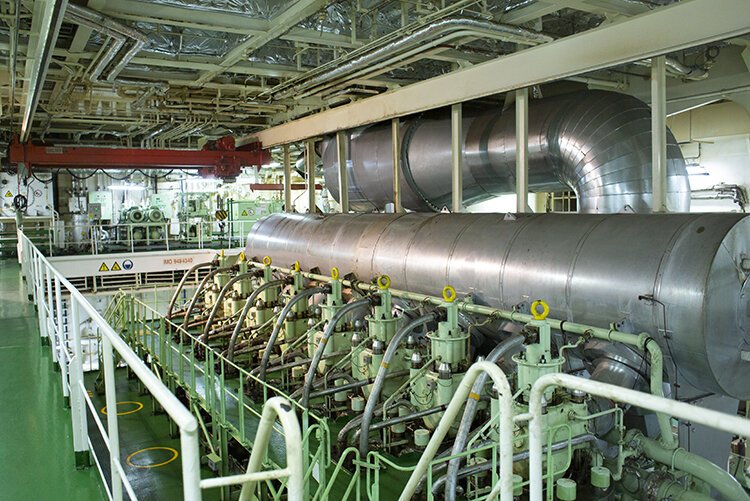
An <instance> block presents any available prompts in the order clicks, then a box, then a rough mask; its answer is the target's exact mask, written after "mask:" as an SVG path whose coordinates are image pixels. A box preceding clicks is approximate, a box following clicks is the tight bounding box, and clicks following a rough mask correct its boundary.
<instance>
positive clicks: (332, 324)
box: [300, 299, 370, 407]
mask: <svg viewBox="0 0 750 501" xmlns="http://www.w3.org/2000/svg"><path fill="white" fill-rule="evenodd" d="M369 304H370V300H369V299H358V300H357V301H353V302H351V303H349V304H346V305H344V306H342V307H341V309H340V310H339V311H337V312H336V314H335V315H333V318H331V320H330V321H329V322H328V325H326V329H325V331H323V337H322V338H321V339H320V341H319V342H318V347H317V348H316V350H315V355H313V359H312V363H310V368H309V369H307V375H306V376H305V385H304V390H303V391H302V400H301V402H300V403H301V404H302V407H307V406H308V404H309V403H310V390H311V389H312V382H313V379H315V371H316V370H317V368H318V363H320V357H322V356H323V351H324V350H325V348H326V343H327V342H328V340H329V339H330V338H331V336H332V335H333V331H334V330H335V329H336V325H338V323H339V322H340V321H341V319H342V318H344V316H345V315H346V314H347V313H350V312H352V311H354V310H356V309H357V308H359V307H360V306H365V305H369Z"/></svg>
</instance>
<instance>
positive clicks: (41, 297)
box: [18, 229, 304, 501]
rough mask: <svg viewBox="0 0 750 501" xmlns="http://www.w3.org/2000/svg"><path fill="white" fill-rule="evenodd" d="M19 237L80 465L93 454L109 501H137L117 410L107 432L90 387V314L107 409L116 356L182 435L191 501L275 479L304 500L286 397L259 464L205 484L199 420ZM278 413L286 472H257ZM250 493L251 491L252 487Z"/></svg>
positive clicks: (268, 423)
mask: <svg viewBox="0 0 750 501" xmlns="http://www.w3.org/2000/svg"><path fill="white" fill-rule="evenodd" d="M18 239H19V242H20V254H21V255H20V256H19V257H20V259H19V260H20V262H21V264H22V273H23V274H24V277H25V279H26V284H27V288H28V294H29V298H30V299H31V300H33V302H34V304H35V306H36V309H37V315H38V324H39V334H40V337H41V339H42V342H43V344H49V345H50V347H51V351H52V359H53V362H54V363H55V364H58V365H59V366H60V372H61V376H62V377H61V381H62V392H63V395H64V396H65V397H66V400H67V399H69V402H70V410H71V417H72V424H73V426H72V428H73V449H74V452H75V455H76V463H77V465H78V466H88V457H89V454H91V456H92V457H93V459H94V462H95V464H96V466H97V468H98V470H99V474H100V476H101V477H102V481H103V483H104V485H105V488H106V490H107V495H108V497H109V499H110V500H114V501H120V500H122V499H123V490H124V491H125V492H126V493H127V495H128V496H129V498H130V499H131V500H137V499H138V497H137V495H136V493H135V492H134V490H133V486H132V485H131V483H130V481H129V480H128V477H127V474H126V471H125V469H124V466H123V464H122V461H121V459H120V458H121V451H120V433H119V418H118V413H117V412H108V413H107V424H106V427H105V425H104V423H102V421H101V419H100V418H99V416H98V412H97V411H96V407H95V406H94V402H93V400H92V398H91V396H89V394H88V391H87V389H86V386H85V382H84V371H83V365H82V361H83V351H82V343H81V341H82V339H81V332H80V328H79V326H80V322H79V320H80V318H81V317H82V314H86V315H88V316H89V318H90V321H91V322H92V324H93V325H94V326H95V328H96V331H97V332H98V334H99V336H100V352H101V363H102V364H103V366H102V372H103V373H104V395H105V403H106V407H107V408H108V409H116V408H117V398H116V379H115V369H116V367H117V365H118V363H116V362H115V355H114V354H115V353H117V355H118V356H119V359H120V360H121V361H122V362H124V363H125V364H127V366H128V368H129V370H130V371H132V373H133V374H135V376H136V377H137V378H138V380H139V381H140V383H141V384H142V385H143V386H144V387H145V388H146V389H147V390H148V391H149V392H150V394H151V396H152V397H153V398H154V399H155V400H156V401H157V402H158V403H159V405H160V406H161V407H162V408H163V409H164V411H165V412H166V413H167V415H168V416H169V417H170V418H171V419H172V421H173V422H174V423H175V424H176V425H177V427H178V429H179V435H180V448H181V456H182V459H181V461H182V464H181V470H182V485H183V498H184V499H185V500H187V501H197V500H200V499H202V494H201V489H207V488H212V487H215V486H217V485H221V486H228V485H237V484H245V485H248V483H252V482H258V481H268V480H271V479H286V482H287V495H288V499H293V500H301V499H303V496H302V495H300V492H301V487H300V486H301V485H302V483H303V478H304V475H303V472H302V468H301V466H300V464H301V453H300V451H299V444H300V443H301V440H300V439H299V437H300V429H299V424H298V422H297V419H296V414H295V413H294V412H288V411H287V408H288V409H290V410H291V409H292V407H291V406H289V403H288V401H287V400H286V399H270V400H268V401H267V402H266V404H267V406H268V409H266V408H265V407H264V410H263V414H262V415H261V416H262V419H261V422H260V425H259V427H258V431H257V436H256V439H255V442H256V443H258V444H259V445H260V446H259V447H258V448H257V450H254V451H253V456H254V457H255V458H256V459H255V461H254V462H252V461H251V464H250V465H249V466H250V467H249V468H248V471H247V472H246V473H244V474H241V475H234V476H225V477H220V478H215V479H205V480H201V475H200V448H199V442H198V421H197V419H196V418H195V416H193V414H192V413H191V412H190V410H189V409H188V408H187V407H185V406H184V405H183V404H182V403H181V402H180V401H179V400H178V399H177V397H176V396H175V395H174V394H173V393H172V392H171V391H170V389H169V388H168V387H167V386H166V385H165V384H164V383H163V382H162V381H160V380H159V378H158V376H157V375H156V374H155V373H154V372H152V371H151V369H149V367H147V366H146V364H144V362H143V361H142V360H141V359H140V358H139V357H138V355H137V354H136V353H135V352H134V351H133V350H132V349H131V347H130V346H129V345H128V344H127V342H126V341H125V340H124V339H123V338H122V337H121V336H120V335H119V333H118V332H116V331H115V329H113V327H112V326H111V325H110V324H109V323H108V322H107V320H105V318H104V317H103V316H102V315H101V314H100V313H99V312H98V311H97V310H96V309H95V308H94V306H93V305H91V303H89V302H88V300H86V298H85V297H84V296H83V295H82V294H81V293H80V291H78V290H77V289H76V288H75V287H74V286H73V285H72V284H71V283H70V282H69V281H68V280H67V279H66V278H65V277H64V276H63V275H62V274H61V273H60V272H59V271H58V270H57V269H55V267H54V266H53V265H52V264H50V262H49V261H48V260H47V258H46V257H45V256H44V255H43V254H42V253H41V251H40V250H39V249H38V248H37V247H36V246H35V245H34V244H33V242H32V241H31V240H30V239H29V238H28V237H27V236H26V235H24V234H23V231H22V229H19V231H18ZM63 304H65V305H66V306H67V315H65V316H64V315H63ZM66 327H67V328H66ZM87 408H88V409H89V410H90V411H91V416H92V417H93V419H94V421H95V424H96V426H97V428H98V430H99V432H100V433H101V437H102V441H103V443H104V446H105V448H106V450H107V451H108V453H109V458H108V460H109V465H110V467H109V473H110V480H111V482H110V483H108V482H107V480H106V475H105V474H104V470H105V468H104V467H103V466H102V461H103V460H104V459H106V458H99V457H98V456H97V454H96V450H95V448H94V446H93V444H92V441H91V437H90V436H89V428H88V415H87ZM275 416H277V417H278V418H279V420H280V422H281V425H282V431H283V435H284V440H285V446H286V450H287V464H286V467H285V468H277V469H274V470H270V471H268V470H266V471H256V469H257V468H260V464H261V463H262V460H263V459H264V456H265V453H266V444H267V437H268V436H270V434H271V429H272V428H273V426H274V422H275ZM258 458H260V459H258ZM251 485H252V484H251ZM244 490H245V492H247V488H245V489H244Z"/></svg>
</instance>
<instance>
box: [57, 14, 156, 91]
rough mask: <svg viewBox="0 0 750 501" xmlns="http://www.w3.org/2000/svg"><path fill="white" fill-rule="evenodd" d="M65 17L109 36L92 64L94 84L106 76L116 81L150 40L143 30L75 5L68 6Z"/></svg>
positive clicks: (91, 76) (90, 75)
mask: <svg viewBox="0 0 750 501" xmlns="http://www.w3.org/2000/svg"><path fill="white" fill-rule="evenodd" d="M65 16H66V18H67V19H68V20H69V21H71V22H74V23H76V24H80V25H82V26H86V27H89V28H91V29H93V30H96V31H99V32H101V33H103V34H105V35H107V36H108V37H109V39H108V40H107V41H105V43H104V45H103V46H102V50H101V51H100V53H99V55H98V56H97V58H96V59H95V60H94V61H93V62H92V65H91V69H90V72H89V79H90V80H91V81H98V80H100V79H101V77H102V75H104V80H106V81H108V82H113V81H115V79H116V78H117V75H119V74H120V72H121V71H122V70H123V68H125V66H127V64H128V63H129V62H130V60H131V59H133V58H134V57H135V56H136V55H137V54H138V52H140V51H141V49H143V46H144V45H145V44H146V42H147V41H148V38H147V37H146V35H144V34H143V33H141V32H140V31H138V30H136V29H133V28H131V27H130V26H127V25H124V24H122V23H120V22H117V21H115V20H114V19H112V18H110V17H107V16H105V15H103V14H101V13H99V12H97V11H95V10H92V9H89V8H87V7H82V6H80V5H76V4H74V3H69V4H68V8H67V10H66V12H65Z"/></svg>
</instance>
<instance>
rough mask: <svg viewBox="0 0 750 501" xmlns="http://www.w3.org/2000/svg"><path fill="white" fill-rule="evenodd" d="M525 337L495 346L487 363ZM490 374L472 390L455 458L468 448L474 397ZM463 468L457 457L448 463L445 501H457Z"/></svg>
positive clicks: (455, 442) (452, 452) (467, 401)
mask: <svg viewBox="0 0 750 501" xmlns="http://www.w3.org/2000/svg"><path fill="white" fill-rule="evenodd" d="M523 341H524V337H523V336H521V335H520V334H513V335H511V337H509V338H507V339H505V340H504V341H503V342H501V343H500V344H498V345H497V346H495V347H494V348H493V349H492V351H491V352H490V353H489V354H488V355H487V361H488V362H492V363H497V361H498V360H500V359H501V358H503V357H504V356H506V355H507V354H508V353H509V352H510V351H511V350H513V349H515V348H518V347H519V346H521V345H522V344H523ZM487 377H488V374H487V373H486V372H482V373H481V374H479V376H478V377H477V380H476V381H475V382H474V386H473V387H472V389H471V393H470V396H469V398H467V399H466V407H464V413H463V416H462V417H461V423H460V424H459V426H458V431H457V432H456V439H455V440H454V442H453V450H452V451H451V455H453V456H455V455H456V454H460V453H461V452H463V450H464V449H465V448H466V442H467V440H468V439H469V431H471V424H472V423H473V422H474V417H475V416H476V415H477V405H478V404H479V400H478V399H476V398H472V396H473V395H479V394H481V393H482V390H483V389H484V385H485V384H486V383H487ZM460 467H461V458H460V457H457V458H454V459H451V460H450V462H449V463H448V473H446V475H445V476H446V482H445V500H446V501H455V499H456V484H457V482H458V470H459V468H460Z"/></svg>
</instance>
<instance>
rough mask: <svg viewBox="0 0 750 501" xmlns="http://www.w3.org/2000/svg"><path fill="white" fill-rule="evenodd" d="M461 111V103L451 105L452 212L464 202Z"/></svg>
mask: <svg viewBox="0 0 750 501" xmlns="http://www.w3.org/2000/svg"><path fill="white" fill-rule="evenodd" d="M462 115H463V113H462V108H461V103H458V104H454V105H453V106H451V186H452V193H453V197H452V200H453V202H452V204H451V211H452V212H461V211H462V210H463V202H464V193H463V191H464V182H463V177H462V175H463V151H462V150H463V137H464V134H463V123H462V120H463V116H462Z"/></svg>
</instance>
